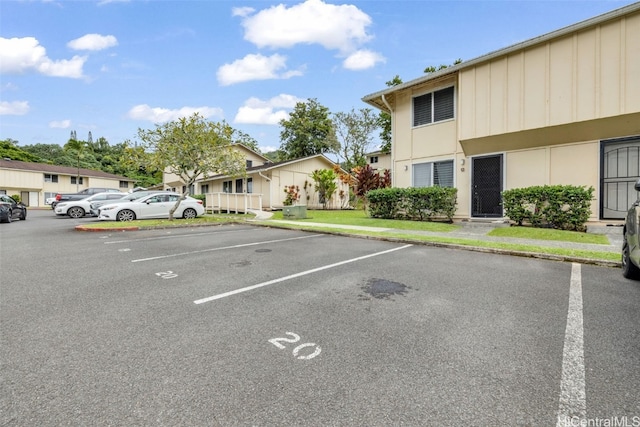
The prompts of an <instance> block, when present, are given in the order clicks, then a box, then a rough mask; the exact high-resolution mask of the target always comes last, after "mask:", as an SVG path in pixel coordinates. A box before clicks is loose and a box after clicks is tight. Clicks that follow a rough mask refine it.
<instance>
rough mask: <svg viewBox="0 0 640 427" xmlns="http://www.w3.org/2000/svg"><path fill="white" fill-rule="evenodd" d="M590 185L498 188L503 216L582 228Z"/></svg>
mask: <svg viewBox="0 0 640 427" xmlns="http://www.w3.org/2000/svg"><path fill="white" fill-rule="evenodd" d="M594 191H595V190H594V188H593V187H589V188H587V187H584V186H583V187H579V186H573V185H544V186H535V187H526V188H514V189H512V190H506V191H503V192H502V202H503V207H504V211H505V216H507V217H508V218H509V219H510V220H511V221H513V222H515V223H516V224H518V225H523V224H524V223H525V222H527V223H529V224H531V225H533V226H534V227H552V228H557V229H561V230H576V231H584V230H585V229H586V227H585V223H586V222H587V220H588V219H589V216H590V215H591V201H592V200H593V192H594Z"/></svg>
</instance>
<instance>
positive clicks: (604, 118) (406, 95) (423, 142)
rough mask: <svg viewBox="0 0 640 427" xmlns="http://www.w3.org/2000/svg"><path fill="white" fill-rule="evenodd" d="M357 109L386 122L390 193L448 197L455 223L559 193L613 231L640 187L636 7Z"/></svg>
mask: <svg viewBox="0 0 640 427" xmlns="http://www.w3.org/2000/svg"><path fill="white" fill-rule="evenodd" d="M363 101H364V102H366V103H368V104H370V105H372V106H374V107H376V108H379V109H381V110H383V111H386V112H388V113H389V114H390V115H391V118H392V151H391V169H392V178H393V185H394V186H395V187H411V186H414V187H419V186H431V185H441V186H449V187H456V188H457V189H458V209H457V213H456V218H458V219H466V218H470V219H473V218H502V217H503V209H502V204H501V192H502V191H503V190H505V189H512V188H522V187H528V186H534V185H555V184H561V185H578V186H587V187H593V188H594V189H595V190H596V191H595V200H594V201H593V203H592V209H591V211H592V216H591V218H590V219H591V220H594V221H595V220H601V221H610V220H620V219H622V218H624V214H625V212H626V210H627V208H628V207H629V205H630V204H631V203H632V202H633V201H635V200H636V198H637V194H636V191H635V190H634V188H633V186H634V183H635V181H636V180H637V179H638V178H639V177H640V3H635V4H632V5H629V6H626V7H623V8H620V9H618V10H614V11H612V12H610V13H606V14H603V15H600V16H598V17H595V18H592V19H589V20H586V21H583V22H580V23H577V24H575V25H571V26H569V27H566V28H562V29H560V30H557V31H554V32H551V33H548V34H545V35H541V36H539V37H536V38H533V39H531V40H527V41H524V42H522V43H518V44H516V45H513V46H510V47H507V48H504V49H501V50H498V51H495V52H491V53H488V54H486V55H483V56H481V57H478V58H476V59H473V60H470V61H466V62H462V63H460V64H457V65H454V66H451V67H449V68H445V69H443V70H440V71H437V72H434V73H430V74H426V75H424V76H422V77H419V78H417V79H414V80H411V81H408V82H406V83H403V84H400V85H398V86H393V87H390V88H387V89H385V90H382V91H379V92H376V93H373V94H370V95H367V96H365V97H364V98H363Z"/></svg>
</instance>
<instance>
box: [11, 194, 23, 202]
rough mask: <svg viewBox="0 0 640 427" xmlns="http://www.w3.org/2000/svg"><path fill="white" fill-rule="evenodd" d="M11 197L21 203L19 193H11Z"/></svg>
mask: <svg viewBox="0 0 640 427" xmlns="http://www.w3.org/2000/svg"><path fill="white" fill-rule="evenodd" d="M11 198H12V199H13V200H15V201H16V202H17V203H20V202H21V201H22V200H21V198H20V195H19V194H13V195H11Z"/></svg>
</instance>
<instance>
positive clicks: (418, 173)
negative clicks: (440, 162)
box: [413, 163, 431, 187]
mask: <svg viewBox="0 0 640 427" xmlns="http://www.w3.org/2000/svg"><path fill="white" fill-rule="evenodd" d="M413 186H414V187H431V163H418V164H415V165H413Z"/></svg>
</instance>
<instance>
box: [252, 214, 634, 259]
mask: <svg viewBox="0 0 640 427" xmlns="http://www.w3.org/2000/svg"><path fill="white" fill-rule="evenodd" d="M257 225H260V226H266V227H272V228H282V229H288V230H299V231H312V232H315V233H323V234H332V235H336V236H344V237H357V238H360V239H372V240H382V241H387V242H397V243H408V244H413V245H423V246H433V247H438V248H447V249H462V250H466V251H474V252H484V253H493V254H499V255H511V256H519V257H525V258H537V259H545V260H549V261H561V262H576V263H579V264H588V265H598V266H602V267H612V268H620V267H622V264H621V262H619V261H608V260H603V259H595V258H581V257H572V256H563V255H554V254H545V253H539V252H525V251H515V250H511V249H499V248H485V247H482V246H473V245H458V244H455V243H444V242H429V241H425V240H413V239H408V238H407V239H403V238H398V237H385V236H367V235H363V234H351V233H346V232H342V231H329V230H322V229H315V228H314V229H309V228H304V227H286V226H278V224H275V223H268V221H267V222H262V223H260V224H257ZM469 240H472V239H469Z"/></svg>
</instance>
